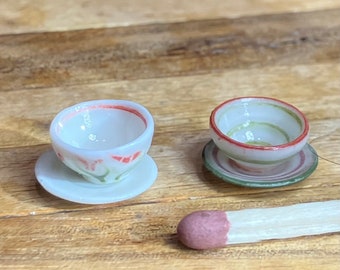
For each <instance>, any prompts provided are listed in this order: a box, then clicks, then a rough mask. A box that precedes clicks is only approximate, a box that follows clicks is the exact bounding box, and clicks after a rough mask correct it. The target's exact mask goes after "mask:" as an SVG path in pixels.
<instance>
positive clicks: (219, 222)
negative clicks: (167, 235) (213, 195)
mask: <svg viewBox="0 0 340 270" xmlns="http://www.w3.org/2000/svg"><path fill="white" fill-rule="evenodd" d="M229 228H230V224H229V221H228V219H227V214H226V212H224V211H215V210H213V211H197V212H193V213H191V214H189V215H187V216H185V217H184V218H183V219H182V220H181V221H180V223H179V224H178V226H177V236H178V239H179V241H180V242H181V243H182V244H184V245H185V246H187V247H190V248H193V249H211V248H221V247H225V246H226V243H227V235H228V231H229Z"/></svg>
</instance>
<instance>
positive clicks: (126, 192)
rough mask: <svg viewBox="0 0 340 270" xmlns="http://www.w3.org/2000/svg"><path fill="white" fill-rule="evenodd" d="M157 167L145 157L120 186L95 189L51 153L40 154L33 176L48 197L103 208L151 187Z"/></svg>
mask: <svg viewBox="0 0 340 270" xmlns="http://www.w3.org/2000/svg"><path fill="white" fill-rule="evenodd" d="M157 173H158V169H157V165H156V163H155V162H154V160H153V159H152V158H151V157H150V156H149V155H146V156H145V158H144V159H143V160H141V161H140V163H138V164H137V166H136V167H135V168H134V169H133V170H132V171H131V172H130V173H129V175H128V176H127V177H126V179H124V180H123V181H121V182H118V183H113V184H107V185H96V184H93V183H90V182H87V181H86V180H84V179H83V178H82V177H81V176H80V175H79V174H77V173H75V172H74V171H72V170H70V169H69V168H68V167H66V166H65V165H64V164H63V163H62V162H61V161H59V159H58V158H57V156H56V155H55V153H54V152H53V151H48V152H46V153H44V154H42V155H41V156H40V157H39V159H38V161H37V163H36V165H35V175H36V177H37V179H38V181H39V183H40V184H41V185H42V186H43V188H44V189H46V190H47V191H48V192H49V193H51V194H53V195H55V196H57V197H59V198H62V199H65V200H68V201H72V202H77V203H84V204H104V203H113V202H119V201H123V200H127V199H131V198H133V197H135V196H137V195H139V194H141V193H143V192H144V191H146V190H147V189H148V188H150V187H151V186H152V184H153V183H154V182H155V180H156V178H157Z"/></svg>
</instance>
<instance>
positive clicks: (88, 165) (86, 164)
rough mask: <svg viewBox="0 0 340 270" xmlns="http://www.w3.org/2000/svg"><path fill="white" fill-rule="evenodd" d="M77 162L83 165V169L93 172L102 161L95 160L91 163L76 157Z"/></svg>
mask: <svg viewBox="0 0 340 270" xmlns="http://www.w3.org/2000/svg"><path fill="white" fill-rule="evenodd" d="M78 160H79V162H80V163H81V164H83V165H84V167H85V169H86V170H88V171H95V170H96V166H97V164H100V163H102V162H103V160H102V159H97V160H94V161H93V162H88V161H87V160H85V159H83V158H81V157H78Z"/></svg>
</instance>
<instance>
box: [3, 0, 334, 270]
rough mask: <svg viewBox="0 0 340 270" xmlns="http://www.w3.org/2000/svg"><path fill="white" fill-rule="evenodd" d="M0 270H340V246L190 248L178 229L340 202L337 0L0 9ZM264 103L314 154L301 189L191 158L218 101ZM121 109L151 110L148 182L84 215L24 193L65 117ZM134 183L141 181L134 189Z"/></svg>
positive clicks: (307, 240)
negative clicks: (221, 217)
mask: <svg viewBox="0 0 340 270" xmlns="http://www.w3.org/2000/svg"><path fill="white" fill-rule="evenodd" d="M0 10H1V12H0V33H1V35H0V102H1V108H0V112H1V113H0V198H1V199H0V200H1V208H0V237H1V242H0V247H1V249H0V252H1V255H0V265H1V268H3V269H47V268H48V269H55V268H62V269H318V270H319V269H340V234H339V233H333V234H327V235H321V236H310V237H301V238H296V239H288V240H273V241H266V242H261V243H256V244H244V245H236V246H230V247H228V248H224V249H218V250H209V251H195V250H190V249H187V248H185V247H184V246H182V245H181V244H180V243H179V242H178V240H177V237H176V226H177V224H178V222H179V220H180V219H181V218H182V217H183V216H185V215H186V214H188V213H190V212H192V211H195V210H201V209H223V210H237V209H243V208H253V207H274V206H281V205H290V204H294V203H300V202H311V201H326V200H331V199H339V198H340V184H339V183H340V180H339V179H340V177H339V173H340V151H339V149H340V147H339V144H340V2H339V1H331V0H329V1H324V0H311V1H304V0H295V1H294V0H290V1H276V0H273V1H266V0H253V1H250V0H249V1H247V0H243V1H219V0H202V1H179V0H175V1H148V0H131V1H123V0H116V1H108V0H100V1H92V2H90V1H85V0H82V1H66V0H61V1H38V0H35V1H32V0H31V1H2V2H1V3H0ZM245 95H264V96H271V97H275V98H279V99H282V100H285V101H287V102H289V103H292V104H294V105H295V106H297V107H298V108H300V109H301V110H302V111H303V112H304V113H305V114H306V116H307V118H308V119H309V121H310V124H311V138H310V144H311V145H312V146H313V147H314V148H315V149H316V150H317V152H318V154H319V156H320V158H319V165H318V168H317V170H316V171H315V172H314V173H313V174H312V175H311V176H310V177H309V178H308V179H306V180H305V181H302V182H300V183H297V184H294V185H291V186H286V187H281V188H275V189H251V188H244V187H238V186H235V185H232V184H228V183H226V182H223V181H221V180H220V179H218V178H217V177H215V176H214V175H212V174H211V173H210V172H208V171H207V170H206V169H205V168H204V166H203V162H202V160H201V151H202V148H203V146H204V145H205V144H206V143H207V142H208V141H209V134H208V119H209V115H210V112H211V110H212V109H213V108H214V107H215V106H216V105H217V104H219V103H220V102H222V101H224V100H226V99H229V98H233V97H237V96H245ZM91 99H129V100H134V101H136V102H139V103H141V104H143V105H145V106H146V107H147V108H148V109H149V110H150V111H151V113H152V114H153V116H154V119H155V123H156V130H155V135H154V140H153V144H152V147H151V149H150V151H149V154H150V155H151V156H152V157H153V158H154V160H155V161H156V163H157V165H158V169H159V174H158V178H157V180H156V182H155V183H154V185H153V186H152V187H151V188H150V189H149V190H147V191H146V192H145V193H143V194H141V195H140V196H138V197H136V198H133V199H130V200H127V201H123V202H118V203H112V204H104V205H82V204H76V203H72V202H68V201H65V200H62V199H59V198H57V197H54V196H52V195H50V194H49V193H48V192H46V191H45V190H44V189H43V188H42V187H41V186H40V185H39V184H38V182H37V180H36V178H35V174H34V166H35V163H36V160H37V158H38V157H39V156H40V155H41V154H42V153H44V152H45V151H47V150H49V149H50V148H51V145H50V139H49V134H48V128H49V124H50V121H51V120H52V118H53V117H54V116H55V114H56V113H57V112H58V111H60V110H61V109H62V108H64V107H67V106H69V105H71V104H75V103H78V102H81V101H85V100H91ZM142 180H143V176H141V181H142Z"/></svg>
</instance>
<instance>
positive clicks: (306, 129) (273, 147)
mask: <svg viewBox="0 0 340 270" xmlns="http://www.w3.org/2000/svg"><path fill="white" fill-rule="evenodd" d="M242 100H268V101H274V102H276V103H278V104H283V105H284V106H286V107H288V108H289V109H292V110H293V111H294V113H295V114H297V115H299V117H300V118H301V119H302V122H303V125H304V129H303V131H302V132H301V134H300V135H299V136H298V137H297V138H295V139H294V140H292V141H290V142H288V143H284V144H278V145H271V146H262V145H252V144H246V143H243V142H240V141H237V140H234V139H232V138H231V137H229V136H227V135H225V134H224V133H223V132H222V131H221V130H220V129H219V128H218V126H217V124H216V121H215V116H216V114H217V112H218V111H219V110H220V109H221V108H222V107H224V106H225V105H226V104H228V103H232V102H235V101H242ZM210 127H211V128H212V129H213V131H214V132H215V133H216V134H217V135H218V136H219V137H220V138H222V139H224V140H226V141H228V142H229V143H231V144H233V145H236V146H238V147H241V148H246V149H253V150H265V151H272V150H278V149H285V148H288V147H291V146H293V145H296V144H298V143H300V142H301V141H303V140H304V139H305V138H306V137H307V136H308V134H309V123H308V120H307V118H306V116H305V115H304V114H303V113H302V111H300V110H299V109H298V108H297V107H295V106H294V105H292V104H290V103H288V102H285V101H282V100H280V99H277V98H273V97H265V96H243V97H236V98H232V99H228V100H226V101H224V102H222V103H221V104H219V105H218V106H217V107H215V108H214V109H213V111H212V112H211V115H210Z"/></svg>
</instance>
